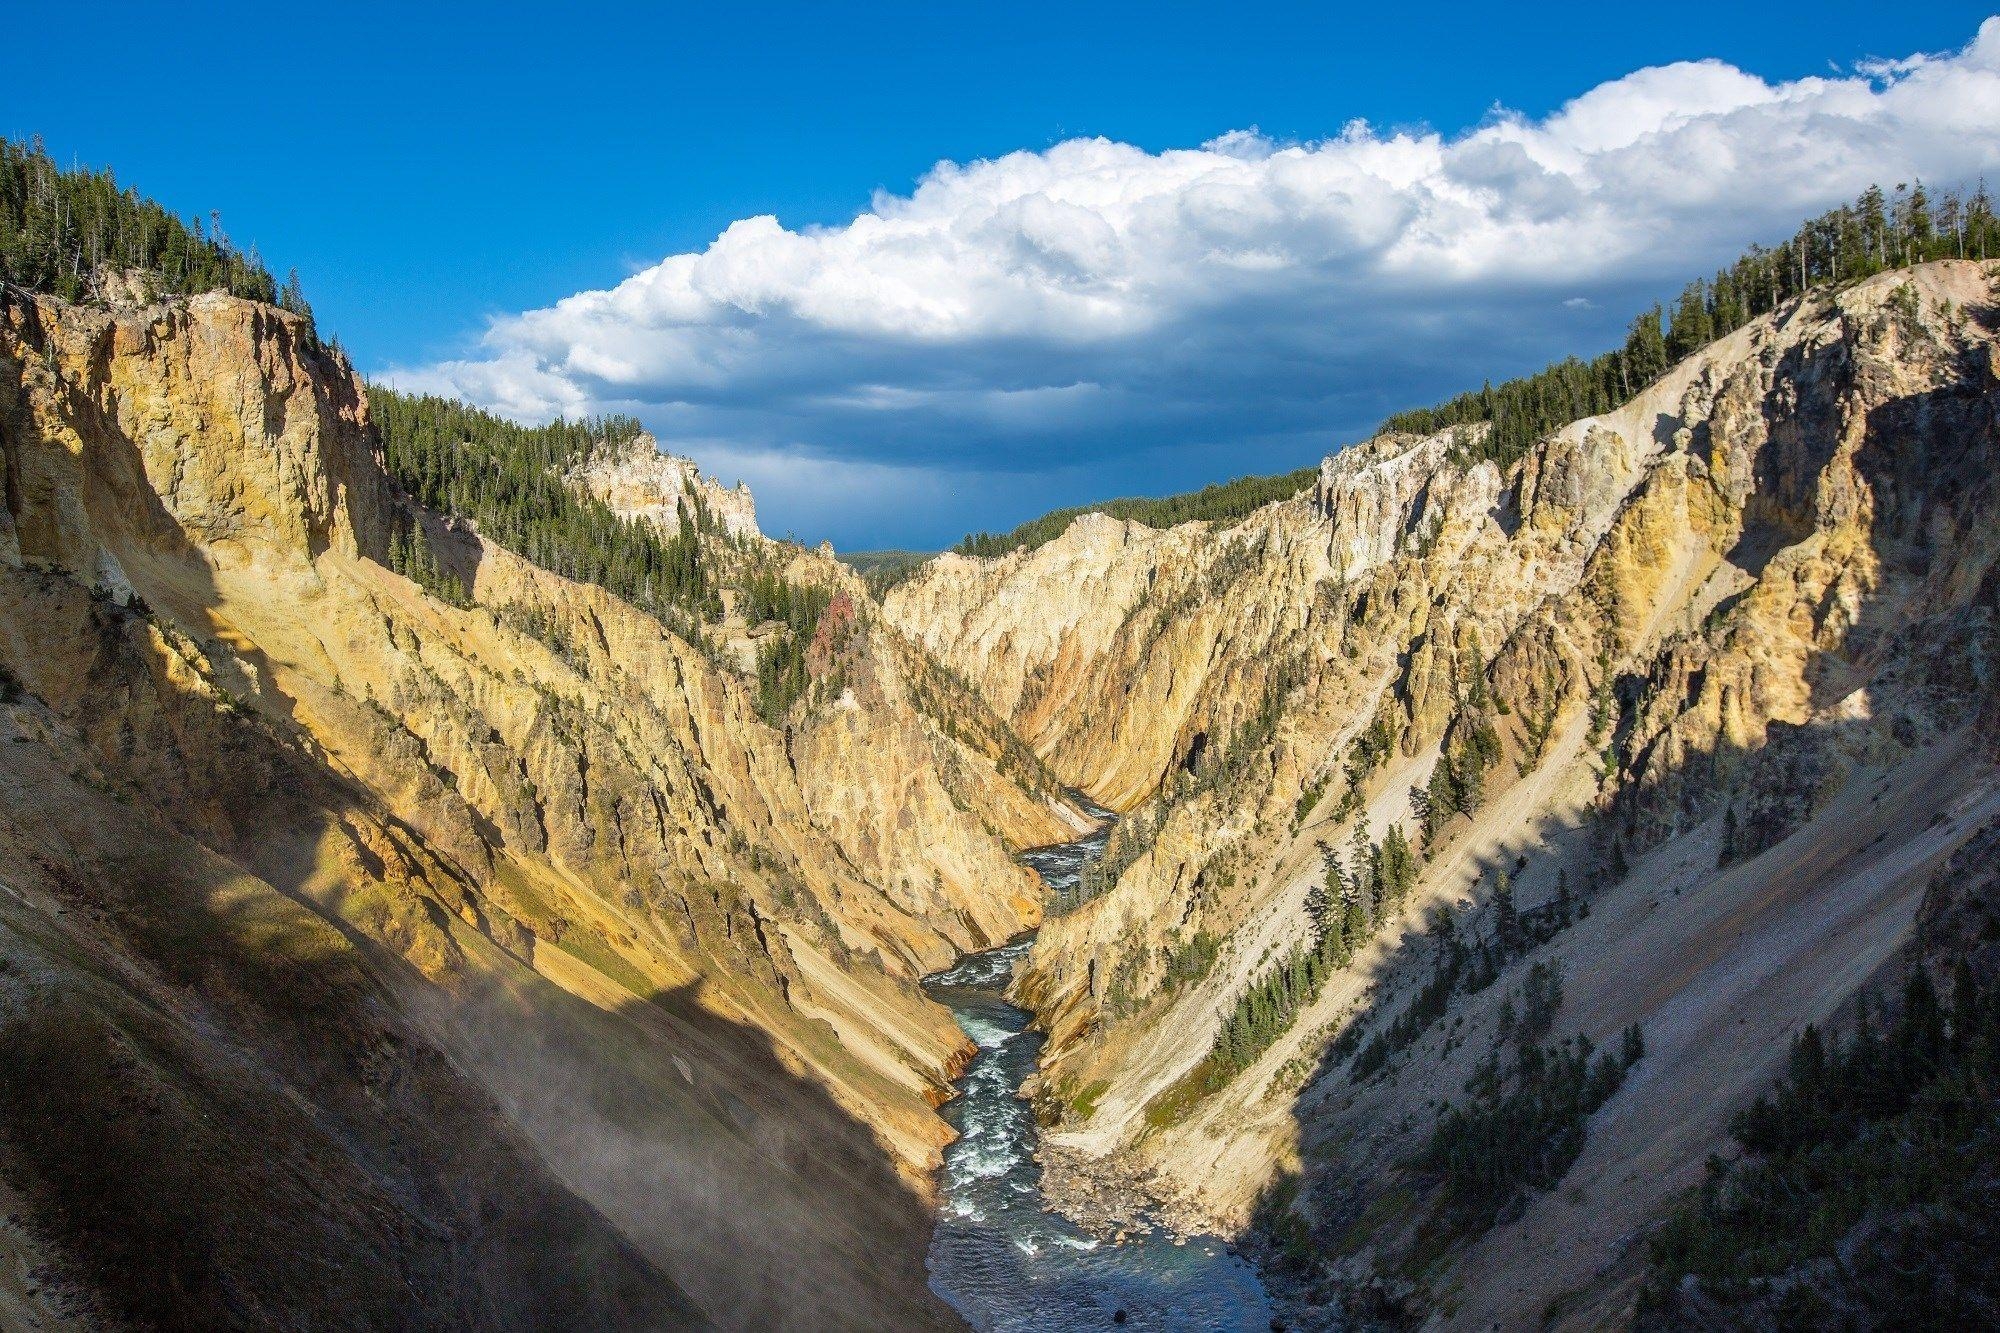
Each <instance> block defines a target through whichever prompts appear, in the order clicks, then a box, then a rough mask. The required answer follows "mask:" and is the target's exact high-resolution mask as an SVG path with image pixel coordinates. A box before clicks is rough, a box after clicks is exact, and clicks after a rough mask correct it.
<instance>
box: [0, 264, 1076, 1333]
mask: <svg viewBox="0 0 2000 1333" xmlns="http://www.w3.org/2000/svg"><path fill="white" fill-rule="evenodd" d="M143 286H144V284H143V283H131V284H121V283H120V282H118V281H115V280H111V281H106V282H104V283H102V284H101V291H100V299H98V300H96V301H93V302H90V303H77V304H72V303H68V302H64V301H60V300H56V299H54V298H51V297H47V296H43V295H36V294H33V293H29V292H26V291H22V290H20V289H17V288H5V289H4V290H0V453H4V464H5V466H4V478H5V497H4V498H5V506H4V513H0V687H4V690H0V694H4V702H0V730H3V731H4V732H5V735H4V737H0V750H4V752H5V760H6V762H5V763H4V764H0V789H4V795H3V796H0V848H4V852H0V996H4V1003H0V1051H3V1052H4V1058H0V1068H4V1069H5V1070H6V1071H7V1072H6V1074H5V1076H4V1078H3V1079H0V1168H4V1169H0V1178H4V1180H5V1181H6V1189H7V1192H8V1197H7V1200H6V1202H7V1207H6V1208H5V1210H4V1211H5V1212H6V1213H7V1214H8V1218H9V1221H8V1224H7V1227H6V1228H5V1229H4V1230H0V1260H4V1263H0V1322H7V1323H9V1324H10V1325H14V1324H18V1325H25V1326H28V1327H35V1326H42V1325H46V1326H51V1327H56V1326H62V1325H63V1324H64V1323H65V1321H66V1320H69V1319H84V1318H88V1319H90V1320H92V1321H95V1322H108V1323H115V1322H117V1321H118V1320H120V1319H132V1320H134V1321H137V1322H139V1323H147V1322H153V1321H161V1320H164V1321H166V1322H170V1323H171V1322H175V1321H176V1320H181V1319H185V1318H187V1317H189V1314H190V1312H192V1311H204V1312H206V1314H205V1315H204V1318H206V1317H211V1316H212V1317H214V1318H218V1319H221V1320H222V1321H223V1322H226V1323H230V1324H234V1325H239V1326H260V1327H270V1326H305V1325H307V1324H310V1323H315V1322H319V1321H323V1320H333V1321H335V1322H343V1323H355V1324H370V1323H373V1324H385V1323H389V1322H394V1321H395V1320H396V1319H397V1318H399V1317H400V1316H399V1315H398V1314H397V1313H396V1312H398V1311H406V1310H408V1309H410V1308H411V1302H412V1300H413V1298H414V1299H415V1301H416V1303H417V1305H419V1306H420V1307H421V1309H422V1310H423V1312H424V1316H423V1317H425V1318H428V1319H431V1320H433V1321H434V1322H436V1323H437V1324H438V1325H439V1326H450V1327H462V1326H467V1325H473V1324H477V1325H497V1326H544V1327H578V1326H586V1325H594V1326H614V1325H615V1326H679V1325H683V1324H687V1323H699V1322H704V1321H713V1322H715V1323H718V1324H721V1325H724V1326H731V1327H742V1326H749V1325H756V1326H758V1327H797V1328H822V1327H830V1326H880V1325H881V1324H882V1323H885V1322H886V1323H890V1324H896V1325H907V1326H928V1325H933V1324H940V1323H946V1322H949V1316H948V1312H946V1311H945V1310H944V1308H943V1307H942V1306H941V1305H940V1304H939V1303H937V1302H936V1301H935V1299H934V1298H933V1297H931V1296H930V1294H929V1293H928V1291H927V1290H926V1288H925V1281H924V1274H923V1270H922V1253H923V1248H924V1244H925V1241H926V1238H927V1235H928V1231H929V1214H928V1211H927V1209H926V1204H925V1200H926V1197H927V1191H928V1189H929V1172H930V1169H931V1168H932V1166H933V1165H934V1164H935V1162H936V1159H937V1153H938V1151H939V1148H940V1146H941V1144H942V1142H943V1139H944V1137H945V1132H946V1131H945V1130H944V1127H943V1125H942V1122H941V1121H939V1120H938V1118H937V1117H936V1116H935V1115H934V1114H933V1111H932V1108H933V1106H934V1105H935V1104H936V1103H937V1102H938V1101H939V1100H941V1099H942V1098H943V1097H944V1096H946V1095H947V1094H948V1088H949V1083H948V1080H949V1077H950V1075H951V1073H952V1072H953V1070H954V1069H955V1067H956V1065H957V1062H958V1061H959V1060H960V1059H961V1058H962V1056H963V1053H964V1047H965V1038H964V1037H963V1035H962V1034H961V1033H960V1032H959V1031H958V1030H957V1028H956V1027H955V1025H953V1023H952V1022H951V1021H950V1018H949V1016H948V1015H947V1014H946V1013H945V1012H944V1011H943V1010H941V1009H940V1008H938V1007H937V1006H935V1005H933V1004H931V1003H930V1002H929V1001H928V1000H926V999H925V998H924V997H923V996H922V995H921V993H920V992H919V991H918V990H917V988H916V986H915V984H914V981H915V978H916V977H918V976H919V975H920V974H922V973H923V972H925V971H927V970H930V969H932V968H935V967H937V966H940V965H942V964H943V963H945V962H947V961H948V960H950V959H952V958H953V957H955V956H957V955H958V954H959V953H961V952H963V951H965V950H968V949H974V948H980V947H984V946H987V945H990V944H992V943H996V942H998V941H999V940H1002V939H1004V938H1007V937H1009V936H1011V935H1013V934H1016V933H1018V932H1019V931H1020V930H1022V929H1024V928H1026V927H1029V926H1031V925H1033V924H1035V922H1036V921H1037V920H1038V919H1039V915H1040V900H1039V897H1038V895H1037V893H1036V888H1035V883H1034V881H1033V879H1032V877H1031V876H1030V875H1029V874H1028V872H1026V871H1025V870H1024V869H1022V868H1021V867H1019V866H1017V865H1015V864H1014V863H1013V862H1012V861H1011V859H1010V856H1009V853H1010V850H1011V849H1012V848H1015V847H1018V846H1022V845H1028V844H1033V843H1041V842H1048V841H1053V840H1055V839H1057V838H1059V837H1064V836H1068V835H1069V832H1070V830H1071V829H1073V828H1075V827H1077V826H1078V824H1079V822H1080V818H1081V817H1080V816H1079V815H1078V814H1077V812H1075V811H1074V810H1072V809H1070V808H1069V807H1068V806H1067V805H1066V804H1065V803H1064V802H1063V801H1062V799H1061V798H1060V794H1059V793H1057V792H1055V791H1054V789H1053V787H1052V785H1051V784H1050V782H1049V781H1048V779H1047V775H1046V774H1045V773H1044V772H1042V771H1041V770H1040V769H1039V768H1038V766H1037V765H1036V764H1035V763H1034V762H1033V760H1032V757H1030V756H1027V755H1026V752H1025V751H1023V750H1022V749H1021V747H1020V746H1019V744H1018V742H1015V741H1013V739H1012V737H1011V736H1010V735H1009V734H1008V733H1007V729H1006V728H1005V726H1004V725H1002V724H1001V723H999V722H998V720H997V719H995V718H993V717H992V716H991V715H990V714H989V713H987V712H986V711H985V710H984V709H983V707H982V706H981V705H980V704H979V703H978V701H977V700H976V699H973V698H971V697H970V696H969V695H967V694H966V692H965V690H964V687H963V686H962V684H961V683H959V682H958V681H956V680H955V679H954V678H953V677H952V676H951V674H950V673H949V672H946V671H943V670H941V669H940V668H939V667H938V666H937V665H936V664H935V663H934V662H932V661H930V660H929V659H928V658H927V657H926V656H925V655H924V654H923V653H922V652H921V651H919V650H918V649H916V648H915V647H914V646H912V645H911V644H909V643H908V642H906V641H905V640H903V639H902V637H901V636H900V635H898V634H897V633H895V632H894V631H893V630H891V629H890V628H888V627H887V626H886V625H885V624H884V623H883V622H882V620H881V619H880V616H879V614H878V613H877V611H876V610H875V608H874V606H873V604H872V603H871V602H869V601H868V599H867V597H866V593H865V591H864V590H863V589H861V587H860V585H859V584H858V583H855V582H854V581H853V580H852V579H851V578H847V576H845V574H844V572H842V571H839V570H838V568H837V567H836V566H834V565H833V562H832V561H831V559H830V558H828V557H826V556H824V555H821V554H819V553H812V552H802V551H799V550H798V549H797V548H794V547H787V546H783V545H782V544H778V543H770V542H766V541H765V539H763V538H762V537H761V536H759V535H758V534H757V533H756V530H755V526H754V518H753V517H752V515H751V511H750V510H749V507H748V498H747V494H744V495H743V496H742V502H741V503H740V504H739V505H736V506H735V507H734V508H733V509H730V510H728V511H727V512H725V513H724V514H723V515H722V517H723V519H724V522H723V523H722V524H721V525H720V531H719V532H716V533H714V534H713V535H712V536H711V537H710V538H707V539H705V540H706V541H707V544H708V547H709V548H712V549H709V550H707V552H706V553H705V555H704V557H703V558H704V559H713V560H714V561H715V562H717V564H718V566H720V565H722V564H724V563H726V562H727V561H730V560H737V561H757V562H761V563H763V564H766V565H794V566H799V565H802V566H805V567H808V568H809V569H810V570H811V571H812V572H814V573H816V574H817V575H818V576H819V577H821V578H823V579H825V580H827V581H828V583H829V584H830V585H832V584H834V583H835V582H836V581H838V580H842V579H845V580H846V581H845V583H842V584H839V585H838V586H837V587H836V588H835V591H834V594H833V596H832V606H831V608H830V609H829V612H828V614H827V615H826V616H824V617H823V618H822V619H821V621H820V623H819V625H818V628H817V632H816V633H815V635H814V636H813V641H812V643H811V645H810V648H809V651H810V652H811V653H812V654H815V655H816V657H817V661H816V663H815V665H816V667H817V668H818V669H817V670H816V672H815V680H816V682H817V687H816V688H815V690H814V691H813V692H811V693H810V694H809V695H808V696H807V697H805V698H801V699H795V700H790V701H787V703H786V705H785V706H784V707H783V708H782V709H781V710H780V711H779V712H778V713H777V714H774V715H770V716H765V715H760V712H759V706H758V699H757V697H756V694H755V689H754V685H755V681H754V679H746V673H745V671H744V670H742V669H740V664H739V663H738V662H737V660H736V658H735V657H734V656H732V648H731V641H732V640H734V641H738V646H739V647H740V646H741V642H744V641H753V640H755V639H757V638H758V637H759V636H760V635H764V636H767V635H768V632H769V631H768V627H763V626H758V625H753V624H749V623H746V621H745V620H744V617H743V616H741V615H732V616H726V617H724V618H723V619H722V620H721V622H720V623H718V624H717V625H715V626H713V627H712V628H711V629H710V630H709V631H707V632H704V633H703V634H699V635H696V636H694V637H693V638H692V639H691V638H690V637H687V636H684V634H683V633H680V632H676V631H675V630H670V629H669V628H668V627H667V626H665V625H663V624H662V622H661V621H660V620H658V619H656V618H655V617H653V616H651V615H648V614H646V613H645V612H643V611H641V610H639V609H638V608H637V607H635V606H633V605H631V604H628V603H627V602H625V601H622V600H621V599H619V598H618V597H615V596H613V595H611V594H609V593H607V592H606V591H604V589H602V588H600V587H596V586H593V585H590V584H586V583H579V582H575V581H572V580H570V579H566V578H562V577H559V576H557V575H555V574H552V573H550V572H548V570H546V569H543V568H540V567H537V566H536V565H534V564H531V563H529V562H528V561H527V560H525V559H523V558H521V557H520V556H519V555H517V554H516V553H514V552H512V551H509V550H507V549H505V548H504V547H502V546H500V545H498V544H496V543H494V542H492V541H489V540H485V539H483V538H482V537H481V536H480V534H479V533H478V532H477V530H476V529H475V528H474V527H473V526H472V525H469V524H467V523H464V522H462V521H457V520H452V519H449V518H447V517H444V516H440V515H437V514H433V513H429V512H426V511H424V510H422V509H421V508H419V507H417V506H415V505H414V504H413V503H412V502H411V501H410V500H409V498H408V497H407V496H405V495H403V494H402V493H401V492H400V491H399V490H398V488H397V487H396V486H395V485H394V484H393V483H392V482H391V481H390V479H389V477H388V476H387V475H386V474H385V472H384V469H383V462H382V454H381V448H380V442H379V439H378V438H377V436H376V433H375V429H374V427H373V425H372V424H371V420H370V414H369V406H368V398H367V392H366V390H365V389H364V388H363V386H362V385H361V384H360V382H359V381H358V380H357V379H356V378H355V376H354V374H353V372H352V370H351V369H350V368H349V367H348V365H347V363H346V362H345V360H344V358H343V357H341V356H340V355H339V354H338V353H337V352H336V351H333V350H330V349H329V348H328V347H327V346H326V345H325V344H323V343H321V341H320V340H319V339H318V337H317V336H316V334H315V333H314V330H313V328H312V326H311V324H310V322H309V320H306V319H302V318H300V317H298V316H296V315H293V314H290V313H287V312H285V311H282V310H279V309H276V308H274V307H272V306H268V305H263V304H259V303H256V302H253V301H246V300H239V299H235V298H232V297H228V296H224V295H220V294H210V295H205V296H196V297H193V298H189V299H175V300H163V301H151V300H148V299H146V298H145V297H144V296H143V295H142V294H140V293H141V292H142V290H143ZM645 464H646V460H644V459H639V458H628V459H625V460H622V461H617V460H614V465H613V466H612V468H611V470H610V471H609V472H607V473H606V474H604V475H597V476H591V477H577V478H571V479H570V480H571V482H572V483H573V484H575V485H577V486H579V487H582V488H586V489H588V488H591V487H595V489H596V493H597V494H599V495H601V496H603V497H604V498H606V499H607V500H608V501H610V502H611V503H612V504H613V505H614V506H620V507H623V508H624V510H625V511H626V512H628V513H629V514H630V515H631V517H633V518H634V519H635V520H637V521H662V522H664V521H668V520H667V519H666V515H668V514H672V513H674V512H676V510H675V505H674V501H675V499H676V497H675V496H673V495H663V494H661V491H662V488H663V487H664V485H665V483H664V482H663V481H662V480H661V476H655V475H652V474H651V473H650V472H649V471H648V468H647V467H646V466H645ZM661 475H664V474H661ZM678 475H679V474H676V476H677V477H678ZM667 480H673V478H668V479H667ZM677 484H679V485H681V486H682V487H684V488H685V487H689V486H692V485H693V484H694V483H693V482H692V481H691V480H690V479H689V478H686V477H681V478H679V481H678V483H677ZM732 494H733V493H732ZM662 506H664V508H662ZM412 534H414V538H413V537H412ZM411 540H415V541H419V542H421V543H424V544H425V546H426V547H427V549H428V550H430V551H432V552H434V553H435V555H434V557H432V558H434V560H435V562H436V563H437V564H438V566H440V567H441V568H442V569H443V570H444V571H446V572H448V573H449V574H450V576H451V578H452V579H454V580H456V582H455V583H454V584H453V586H454V587H455V588H460V589H462V590H463V595H462V596H458V597H440V596H434V595H430V594H429V593H427V592H426V590H425V588H424V587H422V586H419V584H418V583H416V582H413V581H412V580H411V579H408V578H405V577H402V576H401V575H399V574H397V573H394V572H392V570H391V568H390V566H391V564H393V563H394V561H393V560H392V559H391V548H392V546H398V545H399V544H403V543H408V542H410V541H411ZM404 549H406V548H404ZM765 711H766V713H769V712H770V710H769V709H768V708H767V709H766V710H765ZM17 1205H18V1206H17ZM274 1228H282V1229H283V1231H284V1236H283V1237H282V1239H281V1238H280V1237H279V1236H278V1235H277V1234H276V1232H274V1230H273V1229H274ZM161 1237H166V1238H169V1239H167V1240H166V1241H164V1242H159V1243H156V1242H158V1241H159V1238H161ZM281 1245H282V1246H283V1247H285V1248H287V1250H288V1252H290V1253H291V1254H292V1255H293V1258H294V1262H288V1263H286V1264H282V1265H280V1264H272V1263H270V1262H267V1259H266V1256H267V1255H268V1253H269V1252H271V1251H272V1250H273V1249H274V1248H277V1247H279V1246H281Z"/></svg>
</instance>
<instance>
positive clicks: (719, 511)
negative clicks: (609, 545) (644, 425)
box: [570, 431, 763, 538]
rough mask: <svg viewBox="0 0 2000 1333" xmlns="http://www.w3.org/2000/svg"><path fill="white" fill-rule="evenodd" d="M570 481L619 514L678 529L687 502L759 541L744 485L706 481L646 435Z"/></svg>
mask: <svg viewBox="0 0 2000 1333" xmlns="http://www.w3.org/2000/svg"><path fill="white" fill-rule="evenodd" d="M570 481H571V482H572V483H573V484H574V485H576V486H577V487H579V488H580V489H582V490H584V491H586V492H588V493H589V494H591V495H593V496H596V497H597V498H598V499H600V500H602V501H604V503H606V504H608V505H610V506H611V507H612V508H613V509H615V510H617V511H618V512H619V513H621V514H625V515H627V516H628V517H631V518H642V519H645V520H647V521H648V522H652V523H657V524H659V525H660V526H662V527H678V526H679V524H680V511H681V506H682V504H683V502H686V503H687V504H689V505H690V506H699V507H700V508H701V509H703V510H706V511H707V512H708V513H709V514H710V515H712V516H713V517H714V518H715V521H716V522H717V523H719V524H720V525H721V526H722V530H723V531H724V532H726V533H728V534H729V535H730V536H732V537H749V538H754V537H761V536H762V535H763V534H762V533H761V532H759V531H758V529H757V502H756V500H755V498H754V497H753V496H752V495H751V494H750V488H749V487H748V486H746V485H744V484H743V483H742V482H740V481H739V482H737V483H736V485H735V486H734V487H725V486H723V485H722V484H721V483H720V482H718V481H715V480H714V479H713V478H710V477H704V476H703V475H702V474H701V469H700V468H699V467H697V466H695V461H694V460H693V459H692V458H682V457H680V456H679V455H678V454H670V453H667V452H665V451H663V450H662V449H661V448H660V442H659V441H658V440H657V439H655V438H654V437H653V436H652V435H651V434H648V433H647V432H645V431H641V432H639V433H638V434H637V435H634V436H633V437H632V438H631V439H629V440H626V441H624V442H622V443H620V444H618V445H616V446H614V447H612V448H610V449H607V450H605V451H604V452H602V453H600V454H598V455H597V456H595V457H593V458H592V459H591V460H590V461H589V463H587V464H586V465H584V466H582V467H579V468H576V469H575V470H574V472H573V473H572V474H571V476H570Z"/></svg>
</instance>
